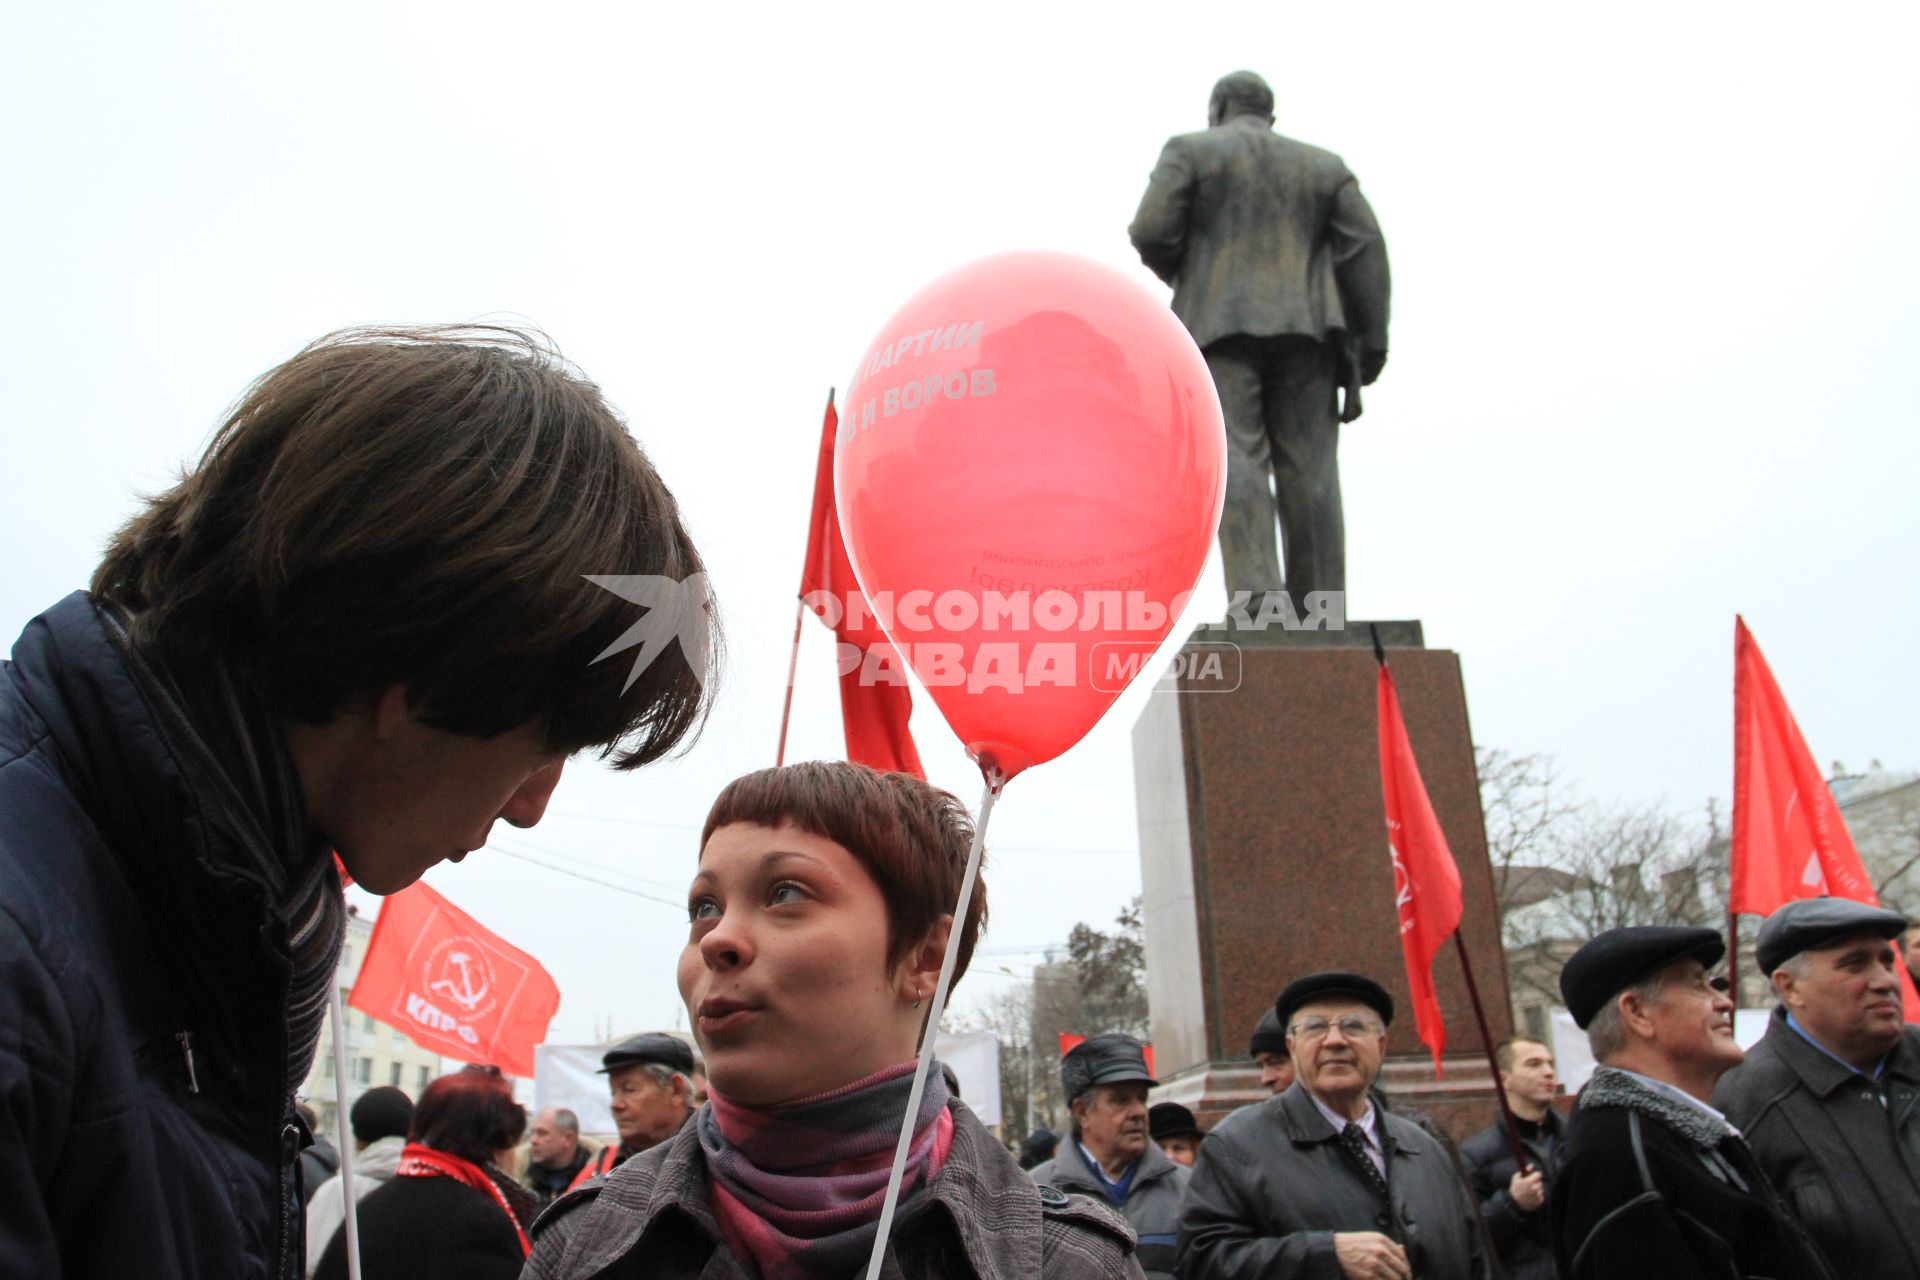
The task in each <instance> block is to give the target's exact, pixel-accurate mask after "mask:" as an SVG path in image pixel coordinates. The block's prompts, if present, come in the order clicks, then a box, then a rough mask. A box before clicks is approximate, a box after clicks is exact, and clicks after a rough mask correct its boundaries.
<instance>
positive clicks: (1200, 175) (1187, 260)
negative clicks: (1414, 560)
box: [1128, 71, 1390, 610]
mask: <svg viewBox="0 0 1920 1280" xmlns="http://www.w3.org/2000/svg"><path fill="white" fill-rule="evenodd" d="M1207 124H1208V128H1206V129H1205V130H1203V131H1201V132H1199V133H1188V134H1182V135H1181V136H1179V137H1177V138H1174V139H1172V140H1171V141H1169V142H1168V143H1167V144H1166V147H1165V148H1164V149H1163V150H1162V151H1161V153H1160V162H1159V163H1158V164H1157V165H1156V166H1155V167H1154V170H1153V177H1152V178H1151V180H1150V181H1149V183H1148V186H1147V191H1146V194H1145V195H1144V196H1143V197H1142V198H1141V200H1140V209H1139V212H1138V213H1136V214H1135V215H1134V219H1133V225H1132V226H1131V227H1130V228H1128V232H1129V234H1130V235H1131V236H1132V238H1133V244H1134V247H1135V248H1136V249H1137V250H1139V253H1140V260H1141V261H1142V262H1144V263H1146V265H1147V266H1148V268H1150V269H1151V270H1152V271H1153V273H1154V274H1155V275H1157V276H1159V277H1160V278H1161V279H1162V280H1164V281H1166V282H1167V283H1168V284H1170V285H1172V286H1173V310H1174V314H1175V315H1177V316H1179V317H1180V320H1181V322H1182V323H1183V324H1185V325H1186V326H1187V330H1188V332H1190V333H1191V334H1192V335H1193V340H1194V342H1195V343H1196V344H1197V345H1198V346H1199V347H1200V349H1201V351H1202V352H1203V353H1204V354H1205V355H1206V358H1207V366H1208V368H1209V369H1211V370H1212V372H1213V380H1214V384H1215V385H1216V386H1217V387H1218V388H1219V392H1220V407H1221V409H1222V410H1223V411H1224V412H1225V415H1226V426H1227V501H1226V506H1225V508H1224V509H1223V511H1222V513H1221V516H1220V554H1221V558H1222V560H1223V561H1224V563H1225V567H1226V577H1227V590H1228V591H1229V592H1230V593H1238V592H1243V591H1244V592H1250V593H1253V594H1254V596H1255V599H1254V601H1253V603H1254V604H1255V605H1258V604H1259V603H1260V599H1259V597H1260V596H1261V594H1263V593H1265V592H1267V591H1272V590H1275V589H1277V588H1279V587H1280V586H1281V585H1282V579H1281V576H1280V563H1279V558H1278V557H1277V556H1276V555H1275V554H1274V544H1273V533H1274V516H1275V507H1276V497H1277V500H1278V501H1277V506H1278V515H1279V521H1280V533H1281V537H1282V539H1283V541H1284V543H1285V550H1286V578H1285V586H1286V589H1287V590H1288V592H1290V593H1291V594H1292V596H1293V602H1294V606H1295V608H1296V609H1297V610H1300V609H1305V607H1306V603H1305V596H1306V594H1307V593H1308V592H1312V591H1344V590H1345V589H1346V525H1345V519H1344V516H1343V515H1342V512H1341V505H1340V474H1339V466H1338V460H1337V457H1336V452H1337V449H1338V446H1339V443H1340V424H1341V423H1342V422H1351V421H1353V420H1354V419H1355V418H1357V417H1359V416H1360V388H1361V386H1363V385H1367V384H1370V383H1372V382H1373V380H1374V379H1375V378H1377V377H1379V376H1380V370H1381V369H1382V368H1383V367H1385V365H1386V362H1387V314H1388V302H1389V295H1390V283H1389V275H1388V269H1387V246H1386V242H1385V241H1384V240H1383V239H1382V238H1381V235H1380V227H1379V224H1378V223H1377V222H1375V220H1374V216H1373V210H1372V208H1371V207H1370V206H1369V205H1368V204H1367V200H1366V197H1365V196H1363V195H1361V194H1360V184H1359V183H1358V182H1357V181H1355V179H1354V176H1353V174H1352V173H1350V172H1349V171H1348V169H1347V166H1346V165H1345V163H1343V162H1342V161H1341V159H1340V157H1339V156H1337V155H1334V154H1333V153H1332V152H1330V151H1322V150H1320V149H1319V148H1318V147H1311V146H1308V145H1307V144H1306V143H1303V142H1295V141H1294V140H1293V139H1291V138H1286V137H1282V136H1281V135H1280V134H1277V133H1275V132H1274V131H1273V90H1271V89H1269V88H1268V87H1267V83H1266V81H1264V80H1262V79H1261V78H1260V77H1259V76H1257V75H1255V74H1253V73H1252V72H1251V71H1236V72H1234V73H1233V74H1232V75H1230V76H1227V77H1226V78H1224V79H1222V80H1221V81H1220V83H1219V84H1217V85H1215V86H1214V89H1213V98H1212V101H1211V103H1210V104H1209V106H1208V108H1207ZM1342 389H1344V394H1345V404H1344V406H1343V405H1341V404H1340V403H1338V394H1339V392H1340V391H1341V390H1342ZM1270 483H1271V484H1272V485H1273V487H1274V488H1273V490H1272V491H1270V490H1269V488H1268V486H1269V484H1270ZM1276 491H1277V492H1276Z"/></svg>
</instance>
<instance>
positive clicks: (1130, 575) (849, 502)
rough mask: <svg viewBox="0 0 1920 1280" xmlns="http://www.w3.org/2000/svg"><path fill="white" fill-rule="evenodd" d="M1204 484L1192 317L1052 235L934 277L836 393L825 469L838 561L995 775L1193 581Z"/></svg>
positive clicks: (1106, 675) (1105, 694)
mask: <svg viewBox="0 0 1920 1280" xmlns="http://www.w3.org/2000/svg"><path fill="white" fill-rule="evenodd" d="M1225 487H1226V434H1225V431H1224V429H1223V427H1222V425H1221V416H1220V400H1219V397H1218V395H1217V394H1216V393H1215V391H1214V387H1213V379H1212V377H1211V376H1210V375H1209V374H1208V372H1207V366H1206V361H1205V360H1203V359H1202V358H1201V355H1200V352H1199V350H1198V348H1196V347H1195V346H1194V345H1193V339H1192V338H1190V337H1189V336H1188V335H1187V331H1186V329H1185V328H1184V327H1182V325H1181V324H1180V322H1179V321H1178V320H1177V319H1175V318H1174V315H1173V313H1172V312H1171V311H1170V310H1168V308H1167V306H1166V305H1165V303H1163V302H1161V301H1160V300H1159V299H1158V298H1155V297H1153V296H1152V295H1150V294H1149V293H1147V292H1146V290H1145V289H1143V288H1142V287H1141V286H1140V285H1138V284H1136V283H1135V282H1133V281H1132V280H1130V279H1128V278H1127V277H1126V276H1123V275H1121V274H1120V273H1119V272H1117V271H1115V270H1113V269H1112V268H1109V267H1105V266H1102V265H1100V264H1099V263H1096V262H1090V261H1088V260H1086V259H1084V258H1077V257H1073V256H1071V255H1068V254H1060V253H1010V254H1003V255H1000V256H997V257H992V258H986V259H983V260H981V261H979V262H975V263H973V264H971V265H969V266H965V267H962V268H960V269H959V270H957V271H955V272H953V273H951V274H950V275H946V276H943V277H941V278H940V279H938V280H936V281H934V282H933V283H932V284H930V285H928V286H927V287H926V288H924V289H922V290H921V291H920V292H919V293H917V294H915V295H914V297H913V299H912V300H911V301H909V302H908V303H907V304H906V305H905V306H903V307H901V308H900V310H899V311H898V312H897V313H896V314H895V315H894V317H893V318H892V319H891V320H889V321H887V323H886V325H885V326H884V327H882V328H881V330H880V333H879V335H878V336H877V337H876V338H875V339H874V342H873V344H872V345H871V346H870V347H869V348H868V350H867V352H866V354H865V355H863V356H862V357H861V360H860V366H859V368H858V369H857V370H856V371H855V374H854V378H853V381H852V382H851V383H850V384H849V386H848V388H847V392H846V394H845V396H844V397H843V398H842V401H841V407H840V434H839V442H838V446H837V448H836V450H835V456H834V492H835V496H836V498H837V502H838V506H839V511H840V527H841V532H842V534H843V535H844V537H845V539H846V544H847V551H848V554H849V556H850V557H851V559H852V561H853V567H854V572H855V573H856V574H857V575H858V576H859V579H860V585H861V586H862V587H863V588H864V589H865V591H866V594H867V596H868V597H869V599H870V600H871V601H872V605H871V607H872V609H873V611H874V613H875V614H876V615H877V616H878V617H879V620H880V623H881V625H882V626H883V627H884V628H885V629H886V632H887V634H888V636H889V637H891V638H892V640H893V642H894V644H895V645H896V646H897V647H898V649H899V651H900V655H901V658H902V659H903V660H904V661H905V662H906V663H907V664H909V665H911V666H912V668H913V669H914V671H915V672H916V673H917V674H918V675H919V676H920V678H921V681H922V683H924V684H925V685H926V687H927V692H928V693H929V694H930V695H931V696H932V698H933V700H934V702H935V703H937V704H938V705H939V707H940V710H941V712H942V713H943V714H944V715H945V716H946V718H947V723H948V724H949V725H951V726H952V727H953V731H954V732H955V733H956V734H958V735H959V737H960V741H961V742H962V743H963V744H965V746H966V748H967V752H968V754H969V755H971V756H972V757H973V758H974V760H976V761H977V762H978V763H979V764H980V766H981V768H982V769H983V770H986V771H989V773H990V775H991V773H992V772H995V771H997V773H998V774H999V775H1000V777H1001V779H1002V780H1004V779H1006V778H1011V777H1012V776H1014V775H1015V774H1017V773H1019V772H1020V771H1021V770H1023V769H1026V768H1029V767H1030V766H1032V765H1036V764H1041V763H1043V762H1045V761H1048V760H1051V759H1053V758H1054V757H1055V756H1057V755H1059V754H1060V753H1061V752H1063V751H1065V750H1066V749H1067V748H1068V747H1071V746H1072V745H1073V744H1074V743H1076V742H1078V741H1079V740H1080V739H1081V738H1082V737H1084V736H1085V735H1086V733H1087V731H1088V730H1089V729H1091V728H1092V727H1093V725H1094V723H1095V722H1096V721H1097V720H1099V718H1100V717H1101V715H1102V714H1103V713H1105V711H1106V709H1107V708H1108V707H1110V706H1112V705H1113V702H1114V700H1115V699H1116V698H1118V697H1119V696H1120V693H1121V691H1122V690H1123V689H1125V688H1126V686H1127V685H1128V684H1129V683H1131V681H1132V679H1133V678H1134V676H1136V675H1138V674H1139V672H1140V671H1141V670H1142V669H1143V668H1144V666H1145V664H1146V660H1147V658H1148V656H1149V655H1151V654H1152V653H1153V651H1154V649H1155V648H1156V647H1157V646H1158V645H1159V643H1160V641H1161V640H1163V639H1164V638H1165V637H1166V635H1167V633H1168V631H1169V630H1171V629H1172V627H1173V625H1174V623H1175V622H1176V621H1177V620H1178V618H1179V615H1180V613H1181V610H1182V609H1183V608H1184V606H1185V604H1186V598H1187V595H1188V594H1189V593H1190V592H1191V591H1192V590H1193V587H1194V584H1195V583H1196V582H1197V581H1199V577H1200V572H1201V570H1202V568H1203V567H1204V566H1205V564H1206V559H1207V552H1208V550H1209V548H1211V546H1212V545H1213V538H1214V533H1215V530H1216V529H1217V528H1218V526H1219V523H1220V504H1221V501H1222V498H1223V496H1224V493H1225ZM875 661H876V660H875V659H871V658H870V659H869V662H870V663H873V662H875ZM889 674H893V675H898V674H899V673H898V672H897V671H896V672H892V673H890V672H888V671H886V670H884V669H878V668H876V669H870V670H868V671H867V672H866V673H865V676H866V677H867V678H871V679H876V680H877V679H884V678H887V677H888V676H889Z"/></svg>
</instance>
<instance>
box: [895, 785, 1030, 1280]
mask: <svg viewBox="0 0 1920 1280" xmlns="http://www.w3.org/2000/svg"><path fill="white" fill-rule="evenodd" d="M999 776H1000V775H999V774H998V772H996V771H989V772H988V774H987V793H986V794H985V795H984V796H982V797H981V798H980V820H979V821H978V822H976V823H975V824H974V827H973V847H972V848H971V849H969V850H968V851H967V870H966V874H965V875H963V876H961V878H960V902H959V905H958V906H956V907H955V908H954V911H953V927H952V928H950V929H948V930H947V950H946V954H945V955H944V956H942V957H941V960H940V983H939V985H938V986H936V987H935V988H934V989H933V1007H932V1008H931V1009H929V1010H927V1029H926V1030H925V1031H924V1032H922V1033H921V1035H920V1065H919V1066H918V1067H916V1068H915V1069H914V1073H913V1090H912V1091H911V1092H910V1093H908V1094H907V1114H906V1115H905V1116H904V1117H902V1118H901V1121H900V1141H899V1142H898V1143H896V1144H895V1145H894V1148H893V1170H892V1172H890V1173H889V1174H888V1175H887V1198H886V1199H885V1200H884V1201H882V1202H881V1205H880V1230H879V1232H878V1233H877V1234H876V1235H875V1236H874V1237H873V1257H872V1258H870V1259H868V1261H867V1280H880V1263H881V1261H882V1260H883V1259H884V1258H885V1257H886V1253H887V1236H888V1233H889V1232H891V1231H892V1230H893V1211H894V1209H895V1208H897V1207H898V1205H899V1203H900V1183H901V1180H902V1179H903V1178H905V1176H906V1172H907V1149H908V1148H909V1147H911V1146H912V1145H913V1122H914V1120H915V1119H916V1118H917V1117H918V1116H919V1114H920V1098H921V1096H922V1095H923V1094H924V1093H925V1092H926V1089H927V1069H928V1067H929V1066H930V1065H931V1064H932V1062H933V1046H934V1042H935V1041H936V1040H937V1039H938V1038H939V1035H940V1015H941V1013H942V1012H944V1011H945V1009H946V1007H947V989H948V988H949V987H951V986H952V985H953V969H954V963H955V961H957V960H958V959H959V956H960V935H961V934H962V933H964V932H965V931H966V921H967V907H968V906H969V905H970V904H971V903H972V902H973V885H974V882H975V881H976V880H978V879H979V878H980V851H981V850H982V849H984V848H985V847H986V841H987V819H988V818H989V817H990V816H991V815H992V813H993V797H994V794H995V793H996V792H997V791H998V790H999V784H998V782H997V781H996V780H997V779H998V778H999Z"/></svg>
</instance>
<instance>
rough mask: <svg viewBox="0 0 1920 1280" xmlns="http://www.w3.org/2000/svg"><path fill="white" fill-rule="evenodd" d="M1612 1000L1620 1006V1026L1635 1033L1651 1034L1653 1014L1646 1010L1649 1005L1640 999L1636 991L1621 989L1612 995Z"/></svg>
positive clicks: (1641, 1034)
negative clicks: (1617, 993) (1615, 994)
mask: <svg viewBox="0 0 1920 1280" xmlns="http://www.w3.org/2000/svg"><path fill="white" fill-rule="evenodd" d="M1614 1000H1615V1001H1616V1002H1617V1003H1618V1004H1619V1006H1620V1025H1621V1026H1623V1027H1625V1028H1627V1030H1629V1031H1632V1032H1634V1033H1635V1034H1636V1035H1640V1036H1645V1037H1650V1036H1652V1035H1653V1015H1652V1014H1651V1013H1649V1012H1648V1011H1647V1010H1648V1008H1649V1007H1650V1006H1649V1005H1648V1004H1647V1003H1646V1002H1645V1001H1643V1000H1641V999H1640V996H1639V994H1638V993H1636V992H1633V991H1622V992H1621V993H1620V994H1619V995H1617V996H1615V997H1614Z"/></svg>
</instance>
